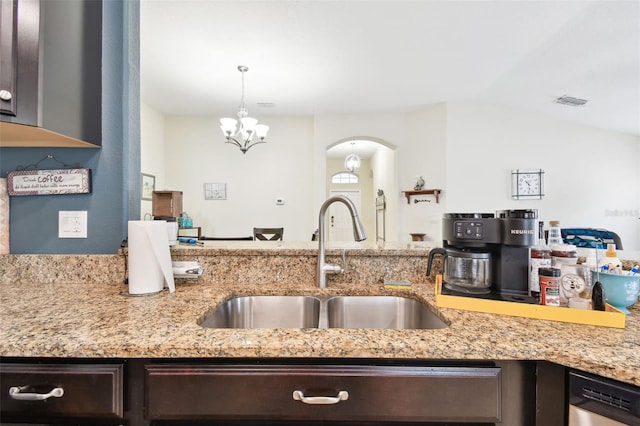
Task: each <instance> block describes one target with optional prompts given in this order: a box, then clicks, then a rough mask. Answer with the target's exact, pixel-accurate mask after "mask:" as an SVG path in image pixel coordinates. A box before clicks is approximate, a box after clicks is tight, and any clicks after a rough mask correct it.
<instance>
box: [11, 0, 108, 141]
mask: <svg viewBox="0 0 640 426" xmlns="http://www.w3.org/2000/svg"><path fill="white" fill-rule="evenodd" d="M0 24H1V26H0V32H1V36H2V37H1V43H0V134H1V135H2V137H1V138H0V147H27V146H47V147H51V146H62V147H65V146H66V147H98V146H100V145H101V141H102V126H101V123H102V2H101V1H74V0H50V1H41V0H0Z"/></svg>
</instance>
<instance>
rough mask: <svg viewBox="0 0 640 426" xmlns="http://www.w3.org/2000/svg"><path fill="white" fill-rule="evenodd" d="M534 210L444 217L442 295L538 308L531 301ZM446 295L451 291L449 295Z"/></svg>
mask: <svg viewBox="0 0 640 426" xmlns="http://www.w3.org/2000/svg"><path fill="white" fill-rule="evenodd" d="M537 218H538V212H537V210H534V209H521V210H500V211H497V212H495V214H493V213H445V214H444V215H443V220H442V238H443V248H442V249H434V250H432V252H430V253H429V265H428V268H427V274H429V273H430V269H431V262H432V258H433V255H436V254H438V253H441V254H443V255H444V256H445V258H444V280H443V283H444V288H443V293H447V292H448V293H450V294H458V293H459V294H461V295H465V296H473V297H484V298H491V299H498V300H509V301H518V302H531V303H535V300H534V299H533V298H530V297H529V255H530V247H531V246H533V245H534V244H535V242H536V224H537V220H536V219H537ZM447 290H448V291H447Z"/></svg>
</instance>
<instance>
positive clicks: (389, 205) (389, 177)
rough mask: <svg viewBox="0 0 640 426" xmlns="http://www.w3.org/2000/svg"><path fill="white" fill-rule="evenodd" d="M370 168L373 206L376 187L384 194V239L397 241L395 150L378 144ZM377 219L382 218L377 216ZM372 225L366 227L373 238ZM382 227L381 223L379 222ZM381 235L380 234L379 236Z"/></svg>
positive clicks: (376, 192)
mask: <svg viewBox="0 0 640 426" xmlns="http://www.w3.org/2000/svg"><path fill="white" fill-rule="evenodd" d="M371 164H372V166H371V170H372V173H373V187H372V189H373V192H374V194H373V202H374V206H375V201H376V197H377V196H378V189H381V190H382V191H383V192H384V195H385V204H386V208H385V211H384V214H385V217H384V221H385V230H384V238H385V241H398V222H399V220H398V197H397V196H396V192H397V188H398V183H397V180H396V179H397V173H396V170H398V168H397V165H396V155H395V151H394V150H392V149H391V148H387V147H386V146H380V147H378V149H377V150H376V152H375V153H374V155H373V157H372V158H371ZM378 220H383V219H382V218H379V219H378ZM375 223H376V221H375V218H374V226H373V227H372V228H368V232H369V238H371V239H374V238H375V237H376V232H375V231H376V229H375ZM380 229H382V224H380ZM380 237H382V235H381V236H380Z"/></svg>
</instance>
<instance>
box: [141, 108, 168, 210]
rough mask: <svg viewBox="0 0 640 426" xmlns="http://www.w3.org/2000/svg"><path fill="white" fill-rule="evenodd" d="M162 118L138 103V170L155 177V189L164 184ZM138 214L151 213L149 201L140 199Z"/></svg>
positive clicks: (157, 113)
mask: <svg viewBox="0 0 640 426" xmlns="http://www.w3.org/2000/svg"><path fill="white" fill-rule="evenodd" d="M164 120H165V117H164V115H163V114H161V113H159V112H158V111H157V110H155V109H153V108H151V107H149V106H148V105H147V104H145V103H144V102H141V103H140V123H141V125H140V127H141V128H140V171H141V172H142V173H145V174H148V175H153V176H155V177H156V189H161V188H164V187H165V186H166V183H165V182H166V180H165V171H166V169H167V168H166V167H165V149H166V148H165V143H166V141H165V134H164ZM140 215H141V217H140V219H144V217H145V215H148V216H150V215H151V201H147V200H141V201H140ZM148 216H147V219H148V218H149V217H148Z"/></svg>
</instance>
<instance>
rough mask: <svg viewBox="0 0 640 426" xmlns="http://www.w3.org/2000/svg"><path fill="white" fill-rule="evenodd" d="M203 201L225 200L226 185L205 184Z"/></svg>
mask: <svg viewBox="0 0 640 426" xmlns="http://www.w3.org/2000/svg"><path fill="white" fill-rule="evenodd" d="M204 199H205V200H226V199H227V184H226V183H205V184H204Z"/></svg>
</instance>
